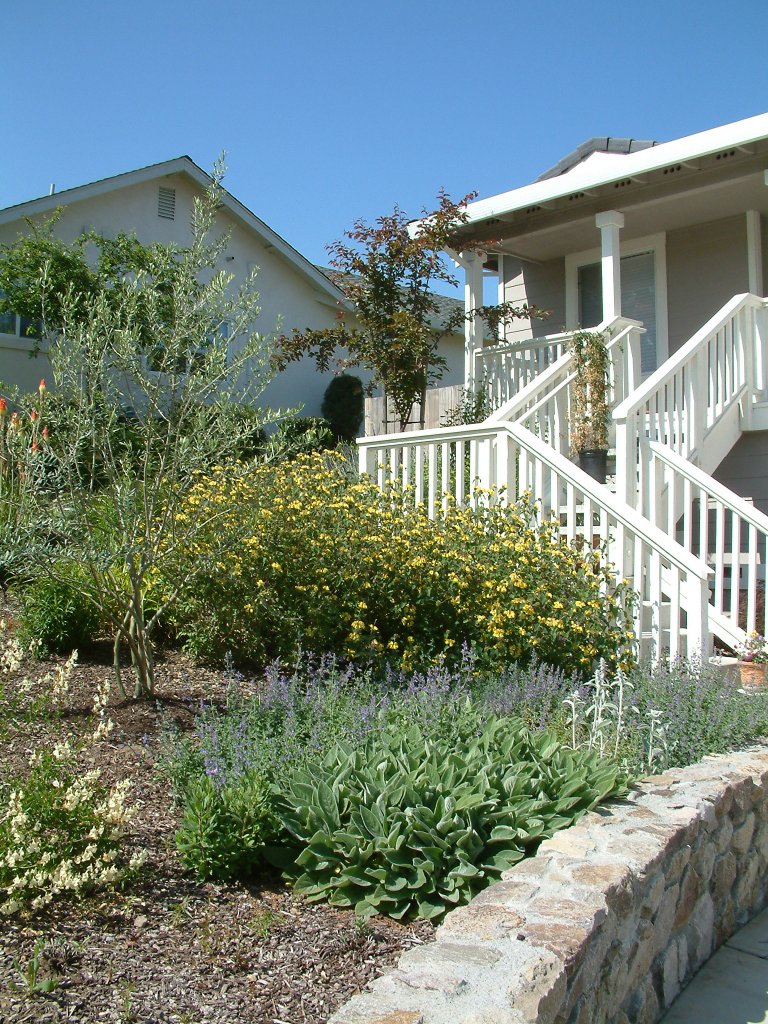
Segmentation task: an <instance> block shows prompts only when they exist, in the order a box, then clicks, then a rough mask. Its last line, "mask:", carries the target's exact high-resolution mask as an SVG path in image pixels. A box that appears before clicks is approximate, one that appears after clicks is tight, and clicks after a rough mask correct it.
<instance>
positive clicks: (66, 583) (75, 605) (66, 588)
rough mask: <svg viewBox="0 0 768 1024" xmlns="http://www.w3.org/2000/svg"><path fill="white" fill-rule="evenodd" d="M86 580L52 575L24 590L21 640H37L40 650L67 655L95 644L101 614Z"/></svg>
mask: <svg viewBox="0 0 768 1024" xmlns="http://www.w3.org/2000/svg"><path fill="white" fill-rule="evenodd" d="M83 583H84V581H83V580H82V579H80V580H78V578H77V575H75V574H73V576H72V578H71V579H67V580H63V579H53V578H51V577H47V578H41V579H37V580H34V581H33V582H31V583H29V584H28V585H27V586H26V587H24V588H23V589H22V592H21V614H20V622H19V639H20V640H21V641H22V642H23V643H30V642H35V643H37V644H39V645H40V650H41V653H52V654H67V653H69V652H70V651H73V650H76V649H80V648H83V647H86V646H88V645H89V644H91V643H93V641H94V639H95V637H96V636H97V634H98V631H99V614H98V611H97V610H96V608H95V606H94V605H93V604H92V602H91V601H90V600H89V599H88V597H87V596H86V594H85V593H84V589H83Z"/></svg>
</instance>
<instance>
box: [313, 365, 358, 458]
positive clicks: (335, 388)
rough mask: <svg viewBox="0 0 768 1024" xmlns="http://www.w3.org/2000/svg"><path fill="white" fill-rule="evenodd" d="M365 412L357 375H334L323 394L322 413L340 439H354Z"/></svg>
mask: <svg viewBox="0 0 768 1024" xmlns="http://www.w3.org/2000/svg"><path fill="white" fill-rule="evenodd" d="M364 412H365V394H364V392H363V382H362V381H361V380H360V378H359V377H354V376H352V375H351V374H349V373H342V374H340V375H339V376H338V377H334V378H333V380H332V381H331V383H330V384H329V385H328V387H327V388H326V389H325V395H324V396H323V405H322V413H323V416H325V418H326V419H327V420H328V422H329V423H330V425H331V430H332V431H333V433H334V435H335V436H336V437H337V438H338V439H339V440H341V441H354V439H355V438H356V437H357V435H358V433H359V432H360V424H361V423H362V422H363V415H364Z"/></svg>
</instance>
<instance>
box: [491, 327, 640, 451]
mask: <svg viewBox="0 0 768 1024" xmlns="http://www.w3.org/2000/svg"><path fill="white" fill-rule="evenodd" d="M596 330H597V331H600V332H601V333H603V334H606V335H607V336H608V338H609V340H608V343H607V347H608V355H609V382H608V383H609V387H608V401H609V405H611V406H613V405H615V404H617V403H619V402H621V401H623V400H624V399H625V398H626V397H627V396H628V395H631V394H632V393H633V392H634V390H635V388H636V386H637V384H638V383H639V380H640V337H641V335H642V334H644V333H645V331H644V328H643V327H642V325H641V324H639V323H638V322H637V321H635V320H628V319H626V318H623V317H617V318H616V319H615V320H611V321H607V322H606V323H604V324H600V326H599V327H597V328H596ZM573 381H574V371H573V356H572V354H571V352H570V351H568V349H566V351H565V352H564V353H563V354H562V355H561V356H560V357H559V359H557V360H556V361H555V362H554V363H552V364H551V365H550V366H548V367H547V369H546V370H544V371H543V372H542V373H541V374H539V376H538V377H536V378H535V379H534V380H532V381H531V382H530V383H529V384H528V385H527V386H526V387H524V388H522V390H520V391H519V392H518V393H517V394H515V395H513V396H512V397H511V398H510V399H509V400H508V401H507V402H506V403H505V404H504V405H503V406H501V407H500V408H499V409H497V410H496V411H495V412H494V413H493V414H492V415H491V416H490V417H489V419H488V421H487V422H489V423H501V422H505V421H511V422H516V423H520V424H522V425H523V426H524V427H526V428H527V429H528V430H530V431H531V432H532V433H534V434H536V436H537V437H541V438H543V439H544V440H546V441H547V442H548V443H549V444H550V445H551V446H552V447H553V448H554V449H555V451H558V452H560V454H562V455H566V456H568V455H569V453H570V451H571V440H570V408H571V398H572V396H571V388H572V385H573Z"/></svg>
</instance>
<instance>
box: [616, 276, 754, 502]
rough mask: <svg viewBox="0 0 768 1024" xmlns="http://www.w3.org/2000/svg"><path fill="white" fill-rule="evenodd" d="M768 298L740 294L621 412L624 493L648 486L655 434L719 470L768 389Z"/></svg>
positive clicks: (619, 460)
mask: <svg viewBox="0 0 768 1024" xmlns="http://www.w3.org/2000/svg"><path fill="white" fill-rule="evenodd" d="M766 340H768V339H766V300H765V299H761V298H758V297H757V296H756V295H737V296H735V297H734V298H733V299H731V301H730V302H728V303H727V304H726V305H725V306H724V307H723V308H722V309H721V310H720V312H719V313H716V314H715V316H713V317H712V318H711V319H710V320H709V321H708V322H707V323H706V324H705V325H704V326H703V327H702V328H701V330H700V331H697V332H696V334H694V336H693V337H692V338H691V339H690V341H688V342H686V344H685V345H683V346H682V348H680V349H678V351H677V352H675V353H674V354H673V355H672V356H671V357H670V358H669V359H667V360H666V362H664V363H663V364H662V366H660V367H659V369H658V370H657V371H656V372H655V373H654V374H652V375H651V376H650V377H649V378H648V380H646V381H645V383H644V384H643V385H642V386H641V387H640V388H638V389H637V391H636V392H635V393H634V394H632V395H629V396H628V397H627V398H626V399H625V400H624V401H623V402H621V403H620V404H619V405H618V406H617V407H616V409H615V410H614V413H613V420H614V424H615V430H616V469H617V472H616V482H617V490H618V492H619V494H621V496H622V497H623V498H624V499H625V500H626V501H627V502H628V503H629V504H630V505H635V504H636V503H637V494H638V491H640V492H642V490H643V489H644V488H645V487H647V481H646V479H645V476H646V474H647V472H648V468H649V464H650V457H649V454H648V451H647V442H648V441H659V442H661V443H662V444H665V445H666V446H667V447H669V448H671V449H672V451H674V452H676V453H677V454H678V455H680V456H681V457H682V458H684V459H688V460H690V461H693V462H696V463H697V464H698V465H699V466H700V467H701V468H702V469H704V470H705V471H707V472H710V471H711V470H713V469H714V468H715V467H716V466H717V465H719V463H720V462H721V461H722V459H723V458H724V457H725V455H726V454H727V453H728V451H730V449H731V448H732V447H733V445H734V443H735V442H736V440H738V437H739V433H740V430H741V417H747V418H748V417H749V415H750V412H751V405H752V401H753V400H754V398H755V397H756V396H760V395H762V394H763V392H764V390H765V361H764V360H765V346H766Z"/></svg>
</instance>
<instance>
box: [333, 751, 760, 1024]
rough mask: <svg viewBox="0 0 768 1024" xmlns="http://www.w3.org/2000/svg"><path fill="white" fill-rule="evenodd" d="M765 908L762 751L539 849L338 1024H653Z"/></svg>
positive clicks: (619, 806)
mask: <svg viewBox="0 0 768 1024" xmlns="http://www.w3.org/2000/svg"><path fill="white" fill-rule="evenodd" d="M767 899H768V747H764V746H761V747H755V748H752V749H750V750H747V751H742V752H739V753H734V754H728V755H722V756H713V757H708V758H705V759H704V761H702V762H701V763H699V764H697V765H693V766H691V767H689V768H685V769H675V770H670V771H668V772H666V773H665V774H663V775H657V776H655V777H653V778H649V779H647V780H645V781H643V782H642V783H640V784H639V785H637V786H636V787H634V789H633V791H632V792H631V793H630V795H629V796H628V797H627V798H625V799H623V800H617V801H611V802H609V803H607V804H604V805H602V806H601V807H599V808H597V810H595V811H593V812H592V813H591V814H588V815H586V816H585V817H584V818H582V819H581V821H580V822H578V823H577V824H576V825H573V826H571V828H568V829H564V830H563V831H562V832H559V833H557V834H556V835H555V836H553V838H552V839H549V840H547V841H545V842H543V843H542V844H541V846H540V847H539V850H538V853H537V854H536V856H535V857H532V858H530V859H529V860H525V861H522V862H521V863H520V864H517V865H516V866H515V867H514V868H512V869H511V870H510V871H508V872H506V873H505V875H504V877H503V879H502V881H500V882H497V883H496V884H494V885H491V886H489V888H488V889H486V890H485V891H484V892H482V893H480V894H479V895H478V896H476V897H475V899H474V900H472V902H471V903H469V904H468V905H467V906H466V907H461V908H459V909H457V910H454V911H452V912H451V913H450V914H448V916H447V917H446V919H445V922H444V924H443V925H442V926H441V927H440V928H439V929H438V932H437V936H436V941H435V942H434V943H430V944H429V945H427V946H421V947H418V948H415V949H411V950H409V951H408V952H406V953H405V954H404V955H403V956H402V957H401V959H400V962H399V964H398V966H397V968H396V969H395V970H393V971H390V972H389V973H388V974H386V975H384V976H383V977H381V978H379V979H377V980H376V981H375V982H373V983H372V985H371V986H370V988H369V990H368V991H366V992H365V993H363V994H362V995H359V996H355V997H354V998H353V999H352V1000H350V1002H348V1003H347V1004H346V1006H344V1007H343V1008H342V1009H341V1010H340V1011H338V1012H337V1013H336V1014H335V1015H334V1016H333V1017H332V1018H331V1020H330V1021H329V1024H652V1022H655V1021H657V1020H658V1019H659V1018H660V1017H661V1015H662V1014H663V1013H664V1012H665V1010H666V1009H667V1007H668V1006H669V1005H670V1003H671V1002H672V1001H673V999H674V998H675V997H676V996H677V995H678V993H679V992H680V990H681V988H682V987H684V986H685V985H686V984H687V982H688V981H689V980H690V978H691V977H692V975H693V974H694V973H695V972H696V971H697V970H698V969H699V967H701V965H702V964H703V963H704V962H705V961H706V960H707V959H708V958H709V957H710V956H711V955H712V953H713V952H714V950H715V949H716V948H717V947H718V946H719V945H721V944H722V943H723V942H724V941H725V940H726V939H727V938H729V937H730V936H731V935H732V934H733V933H734V932H735V931H736V930H737V929H738V928H739V927H741V926H742V925H743V924H745V923H746V922H747V921H749V920H750V918H751V917H753V916H754V915H755V914H756V913H757V912H758V911H759V910H761V909H762V908H763V907H764V906H765V904H766V901H767Z"/></svg>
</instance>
